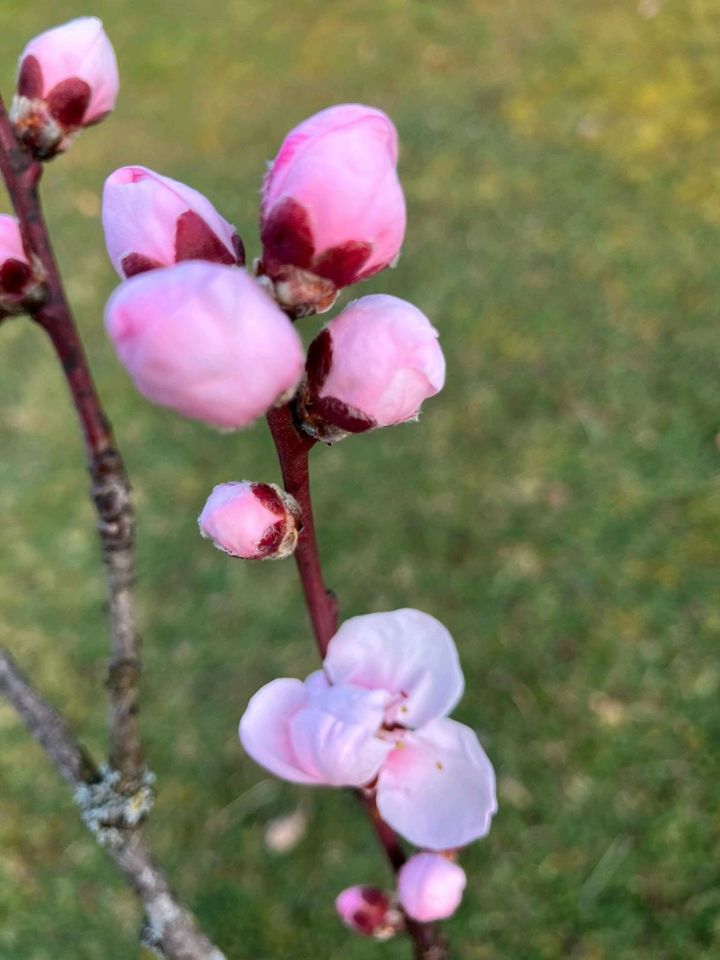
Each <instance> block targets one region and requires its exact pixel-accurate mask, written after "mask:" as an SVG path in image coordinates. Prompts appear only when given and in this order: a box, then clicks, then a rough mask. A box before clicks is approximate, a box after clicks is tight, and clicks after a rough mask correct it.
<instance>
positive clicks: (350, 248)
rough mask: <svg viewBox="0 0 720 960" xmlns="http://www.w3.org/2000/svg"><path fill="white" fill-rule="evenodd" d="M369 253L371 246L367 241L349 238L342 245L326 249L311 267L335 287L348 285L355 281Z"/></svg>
mask: <svg viewBox="0 0 720 960" xmlns="http://www.w3.org/2000/svg"><path fill="white" fill-rule="evenodd" d="M371 253H372V246H371V245H370V244H369V243H360V242H359V241H356V240H349V241H348V242H347V243H343V244H342V246H339V247H333V248H332V250H327V251H326V252H325V253H324V254H323V255H322V256H321V257H318V258H317V259H316V260H315V262H314V263H313V265H312V267H311V269H312V271H313V273H317V274H318V276H320V277H327V279H328V280H332V282H333V283H334V284H335V286H336V287H348V286H349V285H350V284H351V283H355V281H356V280H357V278H358V276H359V274H360V272H361V270H362V267H363V264H365V263H366V262H367V260H368V257H369V256H370V254H371Z"/></svg>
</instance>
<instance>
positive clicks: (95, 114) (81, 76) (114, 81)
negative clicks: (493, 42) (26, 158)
mask: <svg viewBox="0 0 720 960" xmlns="http://www.w3.org/2000/svg"><path fill="white" fill-rule="evenodd" d="M118 89H119V78H118V69H117V61H116V59H115V52H114V51H113V48H112V45H111V43H110V41H109V40H108V37H107V35H106V33H105V31H104V30H103V25H102V21H100V20H98V18H97V17H78V18H77V19H76V20H70V21H68V22H67V23H64V24H62V25H61V26H59V27H53V28H52V29H51V30H46V31H45V32H44V33H41V34H39V35H38V36H37V37H34V38H33V39H32V40H31V41H30V42H29V43H28V45H27V46H26V47H25V49H24V50H23V52H22V55H21V56H20V66H19V73H18V90H17V96H16V97H15V100H14V103H13V108H12V112H11V120H12V121H13V124H14V125H15V130H16V132H17V134H18V136H19V137H20V139H21V140H22V141H23V142H24V143H25V144H26V146H28V147H29V148H30V149H31V150H32V151H33V153H34V154H35V155H36V156H37V157H38V158H40V159H48V158H50V157H52V156H54V155H55V154H56V153H58V152H59V151H62V150H65V149H66V148H67V147H68V146H69V144H70V141H71V138H72V136H73V135H74V134H75V133H76V132H77V131H78V130H80V129H81V128H82V127H87V126H90V125H91V124H94V123H98V122H99V121H100V120H102V119H103V117H104V116H106V114H108V113H109V112H110V111H111V110H112V109H113V108H114V106H115V101H116V99H117V95H118Z"/></svg>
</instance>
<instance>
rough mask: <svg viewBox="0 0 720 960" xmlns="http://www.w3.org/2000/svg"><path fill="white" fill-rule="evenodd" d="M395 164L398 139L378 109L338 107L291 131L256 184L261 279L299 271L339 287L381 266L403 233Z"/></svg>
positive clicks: (282, 279)
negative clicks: (260, 184)
mask: <svg viewBox="0 0 720 960" xmlns="http://www.w3.org/2000/svg"><path fill="white" fill-rule="evenodd" d="M396 166H397V133H396V131H395V127H394V126H393V124H392V122H391V121H390V119H389V118H388V117H387V116H386V115H385V114H384V113H383V112H382V111H380V110H376V109H374V108H372V107H366V106H363V105H362V104H341V105H339V106H334V107H329V108H328V109H326V110H322V111H321V112H320V113H317V114H315V115H314V116H312V117H310V118H309V119H307V120H305V121H304V122H303V123H301V124H300V125H299V126H297V127H295V129H294V130H292V131H291V132H290V133H289V134H288V135H287V137H286V138H285V140H284V141H283V144H282V146H281V147H280V150H279V152H278V155H277V157H276V158H275V160H274V162H273V164H272V166H271V168H270V170H269V172H268V174H267V175H266V177H265V181H264V183H263V192H262V208H261V234H262V242H263V263H264V266H265V269H266V271H267V273H268V274H269V275H270V276H271V277H272V278H273V279H274V280H276V281H278V282H279V283H280V285H281V286H282V284H283V283H289V284H290V285H291V286H292V282H293V276H294V275H293V271H294V270H300V271H303V272H306V273H308V274H310V275H312V276H315V277H320V278H324V279H325V280H326V281H328V282H329V284H331V286H332V287H333V288H339V287H345V286H347V285H348V284H351V283H356V282H357V281H358V280H364V279H365V278H367V277H370V276H372V275H373V274H375V273H377V272H378V271H379V270H383V269H384V268H385V267H387V266H388V265H389V264H390V263H391V262H392V261H393V260H394V259H395V258H396V257H397V255H398V253H399V251H400V247H401V245H402V241H403V237H404V235H405V200H404V197H403V193H402V188H401V187H400V183H399V181H398V178H397V172H396ZM330 302H331V301H330ZM328 305H329V304H328ZM326 308H327V305H326V306H324V307H323V309H326Z"/></svg>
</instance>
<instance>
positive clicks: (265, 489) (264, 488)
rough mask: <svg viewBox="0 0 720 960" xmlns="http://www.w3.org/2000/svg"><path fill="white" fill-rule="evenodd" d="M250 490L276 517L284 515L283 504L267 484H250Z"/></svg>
mask: <svg viewBox="0 0 720 960" xmlns="http://www.w3.org/2000/svg"><path fill="white" fill-rule="evenodd" d="M250 489H251V490H252V492H253V495H254V496H255V498H256V499H257V500H259V501H260V503H261V504H262V505H263V506H264V507H265V508H266V509H267V510H269V511H270V512H271V513H274V514H275V516H276V517H282V516H284V515H285V504H284V503H283V502H282V500H281V499H280V497H279V496H278V494H277V492H276V491H275V490H273V488H272V487H271V486H270V484H269V483H251V484H250Z"/></svg>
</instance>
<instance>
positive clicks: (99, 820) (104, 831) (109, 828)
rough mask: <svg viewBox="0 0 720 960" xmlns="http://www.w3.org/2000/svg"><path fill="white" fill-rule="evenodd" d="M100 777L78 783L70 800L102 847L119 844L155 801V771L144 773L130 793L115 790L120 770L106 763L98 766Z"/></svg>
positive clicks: (143, 817) (118, 781)
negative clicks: (89, 781) (77, 808)
mask: <svg viewBox="0 0 720 960" xmlns="http://www.w3.org/2000/svg"><path fill="white" fill-rule="evenodd" d="M99 772H100V779H99V780H98V781H97V782H95V783H81V784H79V785H78V786H77V787H76V788H75V792H74V794H73V799H74V800H75V803H76V804H77V806H78V807H79V808H80V816H81V817H82V820H83V823H84V824H85V826H86V827H87V828H88V830H89V831H90V832H91V833H92V834H93V835H94V837H95V839H96V840H97V842H98V843H99V844H100V846H102V847H113V848H116V847H118V846H120V844H121V843H122V842H123V839H124V837H123V834H124V833H125V832H126V831H127V830H133V829H134V828H135V827H137V826H138V825H139V824H140V823H141V822H142V821H143V820H144V819H145V817H146V816H147V815H148V813H149V812H150V810H152V807H153V804H154V803H155V789H154V785H155V774H154V773H152V772H151V771H150V770H146V771H145V772H144V773H143V778H142V782H141V784H140V786H139V787H138V788H137V790H135V791H134V792H133V793H131V794H130V795H129V796H128V795H126V794H123V793H120V791H119V790H118V789H117V788H118V784H119V783H120V773H119V772H118V771H117V770H113V768H112V767H110V766H108V765H107V764H103V765H102V766H101V767H100V771H99Z"/></svg>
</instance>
